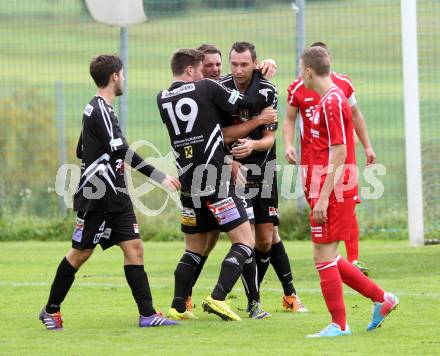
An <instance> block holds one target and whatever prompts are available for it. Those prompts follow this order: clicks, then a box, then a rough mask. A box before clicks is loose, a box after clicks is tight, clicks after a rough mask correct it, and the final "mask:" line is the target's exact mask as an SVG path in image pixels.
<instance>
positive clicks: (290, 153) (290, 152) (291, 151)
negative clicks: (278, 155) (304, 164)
mask: <svg viewBox="0 0 440 356" xmlns="http://www.w3.org/2000/svg"><path fill="white" fill-rule="evenodd" d="M285 151H286V154H285V157H286V160H287V162H289V163H290V164H296V163H297V161H298V160H297V156H296V150H295V147H293V146H292V145H289V146H286V147H285Z"/></svg>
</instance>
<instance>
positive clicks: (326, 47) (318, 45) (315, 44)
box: [310, 41, 331, 56]
mask: <svg viewBox="0 0 440 356" xmlns="http://www.w3.org/2000/svg"><path fill="white" fill-rule="evenodd" d="M310 47H321V48H324V49H325V50H326V51H327V53H328V55H329V56H330V55H331V53H330V50H329V49H328V46H327V45H326V44H325V43H324V42H319V41H318V42H313V43H312V45H311V46H310Z"/></svg>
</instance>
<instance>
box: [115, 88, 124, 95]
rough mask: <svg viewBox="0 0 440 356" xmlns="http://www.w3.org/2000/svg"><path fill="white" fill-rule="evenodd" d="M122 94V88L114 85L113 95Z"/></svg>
mask: <svg viewBox="0 0 440 356" xmlns="http://www.w3.org/2000/svg"><path fill="white" fill-rule="evenodd" d="M122 94H124V92H123V90H122V88H120V87H116V88H115V96H121V95H122Z"/></svg>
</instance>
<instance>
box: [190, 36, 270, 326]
mask: <svg viewBox="0 0 440 356" xmlns="http://www.w3.org/2000/svg"><path fill="white" fill-rule="evenodd" d="M197 49H198V50H199V51H201V52H203V55H204V58H203V68H202V72H203V76H204V78H210V79H214V80H221V68H222V57H221V52H220V50H219V49H218V48H217V47H216V46H214V45H209V44H204V45H201V46H200V47H198V48H197ZM257 68H258V70H259V71H260V72H261V73H262V74H264V75H265V76H268V75H269V76H273V75H274V74H275V73H276V64H275V62H274V61H273V60H271V59H265V60H263V62H262V63H261V64H260V65H259V66H258V67H257ZM225 115H226V117H229V114H228V113H225ZM276 119H277V115H276V109H273V108H272V107H271V106H270V105H269V104H268V106H267V107H266V108H264V109H263V110H262V111H261V112H260V113H259V115H258V116H256V117H253V118H252V120H247V121H244V122H241V123H240V124H237V125H233V126H229V127H224V126H222V132H223V139H224V142H225V144H230V143H234V142H235V141H237V140H238V139H240V138H242V137H244V136H246V135H248V134H249V133H250V132H252V131H254V130H255V129H256V128H258V127H259V126H263V125H269V124H272V123H274V122H275V121H276ZM222 121H223V120H222ZM221 124H222V125H223V122H221ZM240 167H244V166H242V165H241V163H239V162H238V161H235V160H234V161H232V180H233V182H234V183H236V182H237V183H238V184H244V178H243V177H242V174H240ZM246 210H247V211H249V213H250V214H248V218H249V220H250V221H253V212H252V207H250V208H247V209H246ZM251 227H252V225H251ZM219 236H220V230H219V229H215V230H212V231H208V232H207V235H206V242H205V249H204V252H203V254H202V257H201V259H200V263H199V264H198V266H197V268H196V272H195V275H194V280H193V282H192V285H193V286H194V285H195V283H196V281H197V279H198V277H199V275H200V272H201V271H202V269H203V266H204V264H205V262H206V260H207V259H208V255H209V254H210V252H211V250H212V249H213V248H214V246H215V244H216V243H217V240H218V238H219ZM252 247H254V245H252ZM241 277H242V280H243V285H244V288H245V292H246V297H247V300H248V306H247V310H248V313H249V317H250V318H253V319H265V318H268V317H270V314H269V313H268V312H266V311H264V310H263V308H262V305H261V302H260V293H259V285H258V281H257V267H256V260H255V256H254V254H253V255H252V256H251V257H250V258H248V259H247V260H246V263H245V265H244V267H243V273H242V276H241ZM186 308H187V310H189V311H192V289H191V290H190V294H189V296H188V299H187V301H186Z"/></svg>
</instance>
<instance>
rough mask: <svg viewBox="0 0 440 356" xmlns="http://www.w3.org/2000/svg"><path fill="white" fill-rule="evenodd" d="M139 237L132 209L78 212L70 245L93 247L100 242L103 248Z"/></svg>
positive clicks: (83, 247)
mask: <svg viewBox="0 0 440 356" xmlns="http://www.w3.org/2000/svg"><path fill="white" fill-rule="evenodd" d="M138 238H139V227H138V224H137V221H136V215H134V211H133V210H132V209H131V210H127V211H121V212H113V213H108V212H104V211H89V212H87V213H82V212H78V214H77V217H76V225H75V230H74V231H73V235H72V247H73V248H75V249H77V250H85V249H93V248H95V247H96V245H98V244H100V245H101V247H102V249H103V250H105V249H107V248H109V247H112V246H113V245H117V244H119V243H120V242H123V241H128V240H134V239H138Z"/></svg>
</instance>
